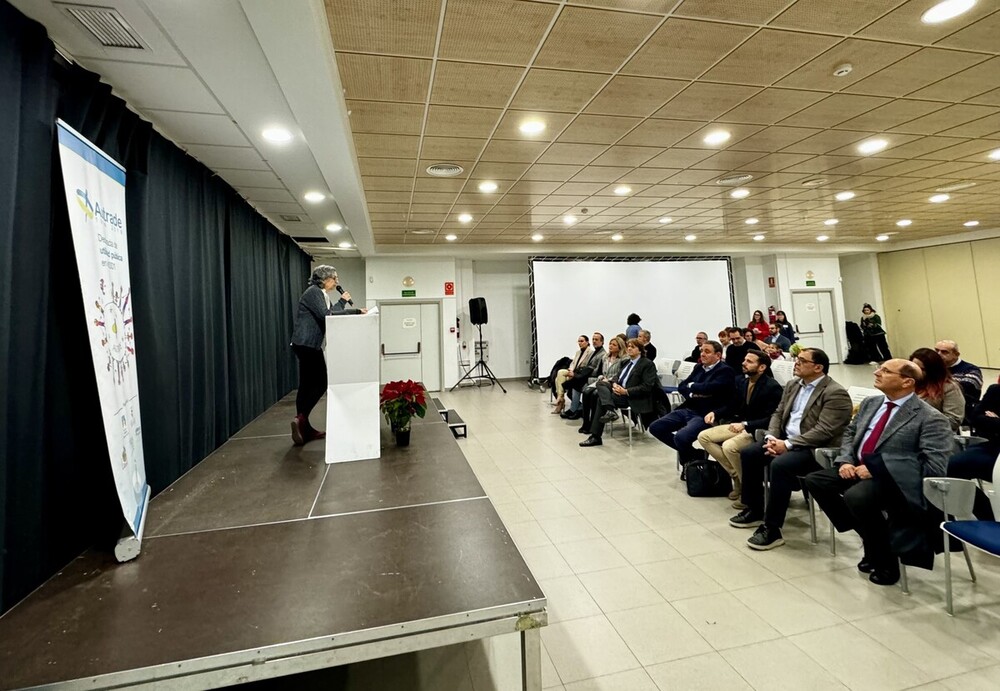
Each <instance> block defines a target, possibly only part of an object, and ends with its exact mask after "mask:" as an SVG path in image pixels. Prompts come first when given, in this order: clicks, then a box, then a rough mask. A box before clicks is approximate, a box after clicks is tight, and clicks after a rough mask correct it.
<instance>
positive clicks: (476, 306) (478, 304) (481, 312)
mask: <svg viewBox="0 0 1000 691" xmlns="http://www.w3.org/2000/svg"><path fill="white" fill-rule="evenodd" d="M469 319H471V320H472V323H473V325H475V326H479V325H480V324H488V323H489V321H490V315H489V312H487V311H486V298H472V299H470V300H469Z"/></svg>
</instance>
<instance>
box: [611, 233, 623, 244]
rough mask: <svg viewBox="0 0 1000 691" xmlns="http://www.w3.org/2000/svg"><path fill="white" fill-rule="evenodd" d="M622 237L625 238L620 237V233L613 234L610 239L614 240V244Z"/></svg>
mask: <svg viewBox="0 0 1000 691" xmlns="http://www.w3.org/2000/svg"><path fill="white" fill-rule="evenodd" d="M624 237H625V236H624V235H622V234H621V233H615V234H614V235H612V236H611V239H612V240H614V241H615V242H619V241H620V240H621V239H622V238H624Z"/></svg>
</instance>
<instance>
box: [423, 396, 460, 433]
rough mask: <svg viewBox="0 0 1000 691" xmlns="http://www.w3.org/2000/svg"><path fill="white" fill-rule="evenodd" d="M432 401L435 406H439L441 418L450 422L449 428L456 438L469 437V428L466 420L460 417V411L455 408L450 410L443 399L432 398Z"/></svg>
mask: <svg viewBox="0 0 1000 691" xmlns="http://www.w3.org/2000/svg"><path fill="white" fill-rule="evenodd" d="M431 402H432V403H433V404H434V407H435V408H437V411H438V413H439V414H440V415H441V419H442V420H444V421H445V422H446V423H448V429H450V430H451V433H452V434H454V435H455V439H458V438H459V437H463V438H467V437H468V436H469V430H468V427H467V426H466V424H465V420H463V419H462V418H461V417H459V415H458V413H456V412H455V411H454V410H448V409H447V408H445V407H444V403H442V402H441V399H438V398H432V399H431Z"/></svg>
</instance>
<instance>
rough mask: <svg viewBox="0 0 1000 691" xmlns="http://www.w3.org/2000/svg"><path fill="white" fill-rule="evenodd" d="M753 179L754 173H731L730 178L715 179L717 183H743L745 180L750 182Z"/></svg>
mask: <svg viewBox="0 0 1000 691" xmlns="http://www.w3.org/2000/svg"><path fill="white" fill-rule="evenodd" d="M751 180H753V175H751V174H750V173H738V174H736V175H730V176H729V177H728V178H719V179H718V180H716V181H715V184H716V185H742V184H743V183H744V182H750V181H751Z"/></svg>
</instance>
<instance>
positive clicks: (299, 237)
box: [292, 235, 330, 245]
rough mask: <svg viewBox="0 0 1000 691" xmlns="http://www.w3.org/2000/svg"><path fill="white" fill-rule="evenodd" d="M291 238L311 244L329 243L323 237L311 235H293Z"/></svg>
mask: <svg viewBox="0 0 1000 691" xmlns="http://www.w3.org/2000/svg"><path fill="white" fill-rule="evenodd" d="M292 240H295V242H298V243H304V244H311V245H316V244H319V245H329V244H330V241H329V240H327V239H326V238H324V237H313V236H311V235H293V236H292Z"/></svg>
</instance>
